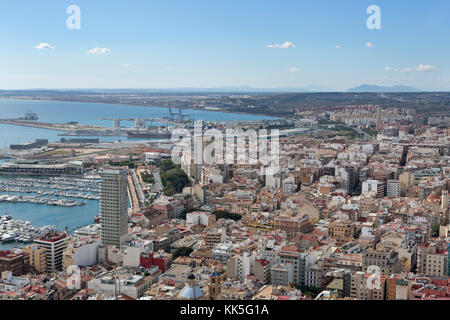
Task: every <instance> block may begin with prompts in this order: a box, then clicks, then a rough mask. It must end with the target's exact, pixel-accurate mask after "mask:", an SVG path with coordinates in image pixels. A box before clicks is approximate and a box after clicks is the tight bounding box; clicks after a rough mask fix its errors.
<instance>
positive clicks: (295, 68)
mask: <svg viewBox="0 0 450 320" xmlns="http://www.w3.org/2000/svg"><path fill="white" fill-rule="evenodd" d="M299 71H300V69H299V68H297V67H292V68H290V69H288V70H287V72H299Z"/></svg>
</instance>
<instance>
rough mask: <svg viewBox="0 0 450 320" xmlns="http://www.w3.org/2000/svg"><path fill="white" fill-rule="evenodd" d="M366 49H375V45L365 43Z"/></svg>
mask: <svg viewBox="0 0 450 320" xmlns="http://www.w3.org/2000/svg"><path fill="white" fill-rule="evenodd" d="M366 47H367V48H373V47H375V45H374V44H373V43H372V42H367V43H366Z"/></svg>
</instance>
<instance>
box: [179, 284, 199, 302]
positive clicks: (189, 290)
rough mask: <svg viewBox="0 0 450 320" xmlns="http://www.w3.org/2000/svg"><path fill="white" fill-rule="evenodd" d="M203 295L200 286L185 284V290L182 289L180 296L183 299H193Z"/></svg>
mask: <svg viewBox="0 0 450 320" xmlns="http://www.w3.org/2000/svg"><path fill="white" fill-rule="evenodd" d="M202 296H203V292H202V290H201V289H200V288H199V287H198V286H193V287H191V286H189V285H187V286H185V287H184V288H183V290H181V292H180V295H179V297H180V298H183V299H188V300H193V299H199V298H201V297H202Z"/></svg>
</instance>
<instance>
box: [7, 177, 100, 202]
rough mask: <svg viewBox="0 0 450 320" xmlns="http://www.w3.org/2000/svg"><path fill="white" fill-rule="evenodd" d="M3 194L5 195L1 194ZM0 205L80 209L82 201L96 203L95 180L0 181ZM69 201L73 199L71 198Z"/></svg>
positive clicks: (14, 179) (40, 179)
mask: <svg viewBox="0 0 450 320" xmlns="http://www.w3.org/2000/svg"><path fill="white" fill-rule="evenodd" d="M4 192H5V194H3V193H4ZM0 193H2V194H0V202H11V203H17V202H19V203H21V202H22V203H33V204H39V205H49V206H60V207H74V206H84V205H86V202H85V201H80V200H74V199H85V200H99V199H100V197H99V180H98V179H97V178H73V179H72V178H63V177H53V178H48V179H45V178H28V177H10V178H2V179H0ZM72 198H73V199H72Z"/></svg>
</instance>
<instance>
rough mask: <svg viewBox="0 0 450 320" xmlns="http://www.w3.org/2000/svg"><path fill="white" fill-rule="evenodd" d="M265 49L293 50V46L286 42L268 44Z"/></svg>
mask: <svg viewBox="0 0 450 320" xmlns="http://www.w3.org/2000/svg"><path fill="white" fill-rule="evenodd" d="M267 48H280V49H289V48H295V44H293V43H292V42H290V41H286V42H285V43H283V44H269V45H268V46H267Z"/></svg>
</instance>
